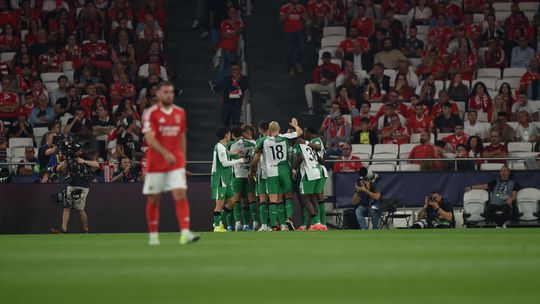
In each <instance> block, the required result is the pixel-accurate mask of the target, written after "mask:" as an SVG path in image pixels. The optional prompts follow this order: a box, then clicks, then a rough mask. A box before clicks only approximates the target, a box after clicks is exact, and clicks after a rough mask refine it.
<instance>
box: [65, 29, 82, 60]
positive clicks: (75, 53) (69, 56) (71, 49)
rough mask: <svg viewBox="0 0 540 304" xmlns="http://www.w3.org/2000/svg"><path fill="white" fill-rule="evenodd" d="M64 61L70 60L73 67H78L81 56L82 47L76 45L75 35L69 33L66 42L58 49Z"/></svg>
mask: <svg viewBox="0 0 540 304" xmlns="http://www.w3.org/2000/svg"><path fill="white" fill-rule="evenodd" d="M60 54H61V55H62V58H63V59H64V61H72V62H73V67H74V68H78V67H79V63H80V60H81V56H82V48H81V47H79V46H78V45H77V37H76V36H75V35H74V34H71V35H69V36H68V38H67V44H66V46H64V47H63V48H62V49H61V50H60Z"/></svg>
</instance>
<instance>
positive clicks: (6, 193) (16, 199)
mask: <svg viewBox="0 0 540 304" xmlns="http://www.w3.org/2000/svg"><path fill="white" fill-rule="evenodd" d="M380 175H381V177H382V178H381V181H380V185H381V188H382V191H383V197H386V198H401V199H402V200H403V202H404V203H405V205H406V206H408V207H414V206H419V205H420V204H421V202H422V200H423V198H424V196H425V195H426V194H427V192H429V191H431V190H434V189H439V190H440V191H442V193H443V196H444V197H446V198H447V199H448V200H449V201H450V202H451V203H453V204H454V205H455V206H460V205H461V204H462V197H463V189H464V188H465V187H466V186H469V185H471V184H477V183H487V182H489V181H490V180H492V179H493V178H495V177H496V176H497V172H476V173H451V172H445V173H444V174H441V173H423V172H406V173H398V172H395V173H381V174H380ZM334 178H335V183H334V184H335V186H336V189H335V193H336V201H337V203H338V204H339V205H340V206H349V205H350V198H351V197H352V191H353V185H354V183H355V182H356V179H357V178H358V175H357V174H354V173H339V174H334ZM514 178H515V179H516V181H517V182H518V183H519V184H521V185H522V186H524V187H535V188H540V171H520V172H515V173H514ZM188 187H189V190H188V196H189V200H190V206H191V224H192V228H193V230H196V231H209V230H210V229H211V222H212V221H211V218H212V212H213V208H214V203H213V202H212V200H211V199H210V178H209V177H191V178H189V182H188ZM61 189H62V186H61V185H58V184H0V234H13V233H49V232H50V229H51V228H53V227H55V228H58V227H59V226H60V221H61V216H62V208H61V207H60V206H58V205H55V204H53V203H52V201H51V194H53V193H56V192H58V191H59V190H61ZM141 190H142V185H141V184H137V183H135V184H133V183H127V184H121V183H118V184H106V183H96V184H92V185H91V187H90V194H89V196H88V200H87V203H86V210H87V212H88V217H89V221H90V229H91V231H92V232H96V233H121V232H145V231H147V228H146V219H145V204H146V199H145V197H144V196H143V195H142V193H141ZM295 213H296V216H298V215H299V206H298V204H296V212H295ZM298 220H299V219H298V218H297V219H295V222H296V223H299V221H298ZM159 228H160V231H178V225H177V221H176V216H175V212H174V205H173V202H172V199H171V198H170V195H165V196H164V198H163V200H162V203H161V218H160V227H159ZM80 231H81V228H80V221H79V217H78V215H77V214H76V213H75V212H73V213H72V216H71V222H70V232H80Z"/></svg>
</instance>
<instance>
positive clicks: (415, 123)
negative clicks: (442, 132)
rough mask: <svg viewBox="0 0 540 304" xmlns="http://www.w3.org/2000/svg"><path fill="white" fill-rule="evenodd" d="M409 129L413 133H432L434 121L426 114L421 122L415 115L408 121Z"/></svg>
mask: <svg viewBox="0 0 540 304" xmlns="http://www.w3.org/2000/svg"><path fill="white" fill-rule="evenodd" d="M407 127H409V130H411V133H422V132H423V131H429V132H431V130H432V129H433V119H432V118H431V116H429V115H428V114H424V117H423V118H422V119H420V120H418V118H417V117H416V115H413V116H410V117H409V119H408V120H407Z"/></svg>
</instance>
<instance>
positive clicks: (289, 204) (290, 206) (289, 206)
mask: <svg viewBox="0 0 540 304" xmlns="http://www.w3.org/2000/svg"><path fill="white" fill-rule="evenodd" d="M293 213H294V203H293V200H292V199H290V198H288V199H286V200H285V214H286V215H287V218H288V219H290V218H292V217H293Z"/></svg>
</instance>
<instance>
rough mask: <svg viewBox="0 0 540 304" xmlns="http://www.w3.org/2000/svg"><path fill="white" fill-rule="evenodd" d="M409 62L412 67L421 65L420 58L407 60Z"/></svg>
mask: <svg viewBox="0 0 540 304" xmlns="http://www.w3.org/2000/svg"><path fill="white" fill-rule="evenodd" d="M409 62H410V63H411V65H412V66H414V67H417V66H419V65H421V64H422V58H409Z"/></svg>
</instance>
